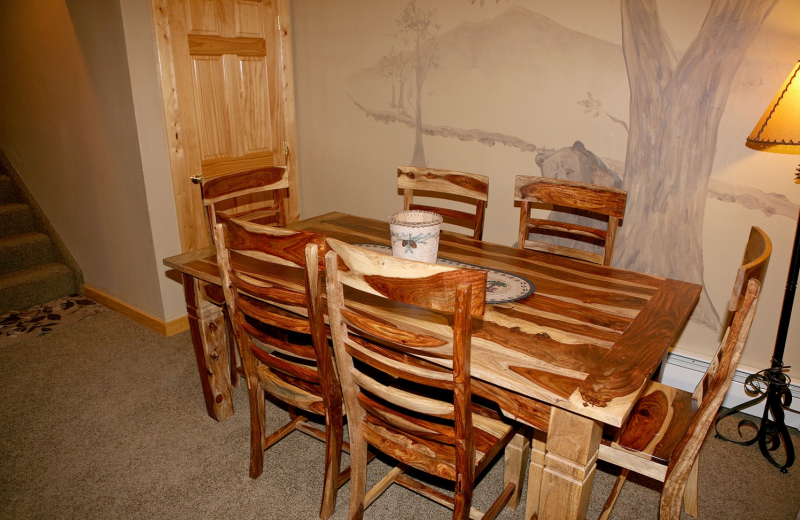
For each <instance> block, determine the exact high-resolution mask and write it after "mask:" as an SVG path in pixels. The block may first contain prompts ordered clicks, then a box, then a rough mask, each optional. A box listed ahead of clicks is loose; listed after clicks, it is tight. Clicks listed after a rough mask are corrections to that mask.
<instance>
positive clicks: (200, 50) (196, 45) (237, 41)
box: [189, 34, 267, 57]
mask: <svg viewBox="0 0 800 520" xmlns="http://www.w3.org/2000/svg"><path fill="white" fill-rule="evenodd" d="M189 54H191V55H192V56H198V55H199V56H222V55H223V54H236V55H237V56H262V57H263V56H266V54H267V42H266V41H264V38H223V37H221V36H198V35H193V34H190V35H189Z"/></svg>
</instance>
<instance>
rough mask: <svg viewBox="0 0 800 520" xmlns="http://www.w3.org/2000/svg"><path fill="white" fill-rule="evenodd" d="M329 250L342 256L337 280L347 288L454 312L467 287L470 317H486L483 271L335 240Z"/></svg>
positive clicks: (484, 273) (484, 277) (330, 244)
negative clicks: (460, 288)
mask: <svg viewBox="0 0 800 520" xmlns="http://www.w3.org/2000/svg"><path fill="white" fill-rule="evenodd" d="M328 246H329V247H330V248H331V249H332V250H334V251H336V253H337V254H338V256H339V273H338V276H339V280H340V281H341V282H342V283H344V284H345V285H349V286H351V287H353V288H355V289H358V290H361V291H364V292H367V293H371V294H376V295H378V296H383V297H384V298H391V299H392V300H395V301H399V302H403V303H410V304H412V305H418V306H420V307H425V308H427V309H432V310H437V311H444V312H454V310H455V302H456V298H455V297H456V288H457V287H458V285H459V284H462V283H466V284H469V285H471V286H472V287H473V295H474V296H473V298H472V303H471V308H470V313H471V314H472V315H473V316H481V315H483V311H484V309H485V307H486V277H487V274H488V273H487V272H486V271H484V270H481V269H456V268H453V267H447V266H443V265H436V264H426V263H422V262H413V261H407V260H403V259H400V258H394V257H391V256H386V255H381V254H376V253H373V252H371V251H367V250H366V249H363V248H360V247H357V246H351V245H349V244H346V243H344V242H341V241H339V240H335V239H332V238H329V239H328Z"/></svg>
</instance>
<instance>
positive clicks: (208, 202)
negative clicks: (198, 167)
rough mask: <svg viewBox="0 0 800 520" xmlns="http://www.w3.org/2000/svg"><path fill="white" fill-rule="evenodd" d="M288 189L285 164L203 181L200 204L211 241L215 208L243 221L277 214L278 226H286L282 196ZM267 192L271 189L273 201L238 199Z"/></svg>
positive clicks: (214, 221)
mask: <svg viewBox="0 0 800 520" xmlns="http://www.w3.org/2000/svg"><path fill="white" fill-rule="evenodd" d="M288 188H289V170H288V169H287V167H286V166H270V167H267V168H260V169H257V170H250V171H245V172H236V173H230V174H227V175H221V176H219V177H214V178H212V179H208V180H204V181H202V193H203V205H204V206H205V208H206V213H207V215H206V216H207V218H208V224H209V228H210V229H211V235H212V240H213V238H214V233H213V230H214V226H216V224H217V212H218V210H221V212H222V213H225V214H230V215H232V216H234V217H239V218H243V219H245V220H254V219H260V218H262V217H266V216H270V215H277V217H276V218H277V222H276V223H277V225H278V226H284V225H286V211H287V209H286V196H285V195H286V192H287V190H288ZM267 192H273V196H272V197H273V203H268V201H252V200H250V199H252V197H249V198H244V199H237V197H246V196H250V195H257V194H260V193H263V194H265V195H264V196H266V193H267ZM243 201H244V202H243ZM242 208H245V209H242Z"/></svg>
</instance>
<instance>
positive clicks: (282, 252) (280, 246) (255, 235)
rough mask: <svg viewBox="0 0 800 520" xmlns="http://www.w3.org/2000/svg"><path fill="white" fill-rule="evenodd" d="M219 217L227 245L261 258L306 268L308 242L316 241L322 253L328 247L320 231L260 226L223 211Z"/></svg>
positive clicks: (247, 254) (315, 243)
mask: <svg viewBox="0 0 800 520" xmlns="http://www.w3.org/2000/svg"><path fill="white" fill-rule="evenodd" d="M217 218H218V219H219V221H220V222H221V223H222V224H224V225H225V227H226V230H227V233H228V234H227V237H228V241H229V242H228V244H229V246H228V248H229V249H232V250H234V251H237V252H239V253H240V254H243V255H246V256H251V257H253V258H256V259H258V260H265V261H272V262H275V263H279V264H282V265H289V266H294V267H305V264H306V255H305V248H306V245H308V244H314V245H316V246H317V248H318V250H320V251H322V252H326V251H327V250H328V246H327V244H326V242H325V239H324V237H322V236H321V235H318V234H314V233H306V232H302V231H289V230H284V229H280V228H273V227H267V226H260V225H258V224H253V223H252V222H246V221H243V220H239V219H235V218H231V217H228V216H227V215H225V214H223V213H218V214H217Z"/></svg>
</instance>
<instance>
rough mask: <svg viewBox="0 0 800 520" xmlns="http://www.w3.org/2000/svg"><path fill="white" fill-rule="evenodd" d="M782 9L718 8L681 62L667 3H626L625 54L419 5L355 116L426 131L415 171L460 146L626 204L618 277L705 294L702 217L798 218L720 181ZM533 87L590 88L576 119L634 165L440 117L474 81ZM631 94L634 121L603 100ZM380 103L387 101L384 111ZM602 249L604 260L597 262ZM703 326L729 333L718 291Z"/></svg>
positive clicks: (787, 207)
mask: <svg viewBox="0 0 800 520" xmlns="http://www.w3.org/2000/svg"><path fill="white" fill-rule="evenodd" d="M483 1H484V0H480V5H479V6H475V8H479V7H480V6H482V5H483ZM496 1H497V2H499V0H496ZM777 2H778V0H712V2H711V5H710V7H709V10H708V13H707V15H706V18H705V21H704V22H703V25H702V27H701V28H700V30H699V33H698V35H697V37H696V38H695V39H694V41H693V42H692V43H691V45H689V47H688V48H687V49H686V50H685V51H683V52H680V53H679V52H676V50H675V49H674V48H673V46H672V43H671V41H670V39H669V37H668V36H667V34H666V32H665V30H664V27H663V26H662V24H661V21H660V18H659V11H658V5H657V1H656V0H621V2H620V10H621V16H622V45H621V46H620V45H617V44H613V43H611V42H607V41H604V40H600V39H597V38H594V37H592V36H589V35H586V34H584V33H581V32H577V31H573V30H571V29H568V28H566V27H563V26H561V25H559V24H557V23H555V22H553V21H552V20H549V19H548V18H546V17H544V16H542V15H540V14H538V13H535V12H533V11H530V10H527V9H524V8H522V7H519V6H511V5H510V6H509V7H508V9H507V10H505V11H504V12H503V13H501V14H500V15H498V16H496V17H494V18H492V19H486V20H483V21H481V22H478V23H463V24H461V25H459V26H458V27H456V28H455V29H452V30H450V31H446V32H442V31H441V27H440V25H439V24H438V23H437V20H436V13H435V11H434V10H432V9H428V8H425V7H424V6H423V5H422V1H419V2H418V1H417V0H410V1H409V2H408V4H407V5H406V6H405V8H404V9H403V10H402V11H401V12H399V13H398V17H397V19H396V20H395V23H396V31H395V32H394V33H392V36H393V39H394V41H395V42H396V45H395V46H394V47H391V48H389V49H387V52H386V54H385V55H384V56H383V57H382V59H381V60H380V61H379V62H378V63H376V64H375V65H374V66H372V67H370V68H369V69H367V70H362V71H359V72H358V73H356V74H355V75H354V76H353V78H352V81H351V84H352V85H355V86H360V87H361V88H356V87H354V90H356V91H358V92H359V93H360V94H358V95H353V96H351V99H352V102H353V104H354V109H356V110H360V111H362V112H363V113H364V114H365V115H366V116H368V118H369V119H370V120H373V121H375V122H381V123H384V124H395V123H401V124H403V125H406V126H407V127H409V128H410V129H412V130H413V131H414V133H415V139H414V148H413V152H412V154H411V161H410V164H411V165H414V166H420V167H425V166H427V165H428V164H427V161H426V157H425V149H424V146H425V139H428V138H429V137H443V138H455V139H458V140H460V141H463V142H465V143H477V144H480V145H486V146H495V145H496V144H501V145H504V146H508V147H512V148H516V149H518V150H519V151H520V152H522V153H525V152H534V154H535V155H534V163H535V165H536V166H537V167H538V172H539V173H540V174H541V175H543V176H546V177H553V178H564V179H571V180H578V181H582V182H593V183H595V184H601V185H605V186H613V187H621V188H622V189H625V190H627V191H628V206H627V210H626V214H625V220H624V222H623V225H622V227H621V228H620V234H619V236H618V238H617V245H616V253H615V261H614V265H615V266H616V267H622V268H625V269H632V270H635V271H640V272H644V273H650V274H656V275H659V276H665V277H669V278H677V279H680V280H686V281H691V282H695V283H703V250H702V236H703V215H704V211H705V201H706V199H707V198H708V197H713V198H715V199H718V200H722V201H726V202H731V203H738V204H742V205H744V206H745V207H748V208H750V209H753V208H756V209H760V210H761V211H763V212H764V213H765V214H766V215H768V216H769V215H772V214H782V215H787V216H790V217H791V218H796V214H797V209H796V207H797V206H796V205H794V204H791V203H790V202H789V201H788V200H787V199H786V198H785V197H784V196H782V195H777V194H765V193H763V192H761V191H759V190H757V189H754V188H743V187H736V186H731V185H728V184H726V183H724V182H720V181H715V180H713V179H710V177H711V172H712V165H713V160H714V156H715V154H716V146H717V131H718V128H719V124H720V120H721V118H722V114H723V109H724V107H725V103H726V101H727V99H728V95H729V93H730V90H731V86H732V84H733V80H734V76H735V74H736V72H737V70H738V69H739V66H740V64H741V63H742V60H743V58H744V54H745V51H746V49H747V48H748V46H749V45H750V44H751V42H752V41H753V39H754V38H755V36H756V34H757V32H758V30H759V27H760V25H761V24H762V22H763V21H764V20H765V18H766V17H767V15H768V14H769V13H770V11H771V10H772V9H773V8H774V6H775V5H776V4H777ZM465 3H470V4H475V0H466V2H465ZM520 74H528V75H533V74H537V75H538V76H537V78H536V85H537V91H534V92H530V93H529V94H528V95H530V96H536V97H537V98H542V99H544V100H545V102H546V99H547V97H548V95H553V93H556V92H558V93H560V94H563V90H562V89H564V88H566V87H567V85H570V86H572V85H579V86H580V88H582V92H585V94H580V95H579V97H578V95H576V98H575V101H574V103H575V104H576V105H578V108H577V110H580V111H581V112H582V114H583V115H584V117H586V118H593V119H598V120H599V119H603V120H605V121H606V122H607V123H609V124H610V125H611V127H613V128H614V129H615V130H614V132H613V133H614V134H615V135H618V136H619V137H618V138H619V139H624V140H625V143H626V150H627V151H626V153H625V157H624V162H623V161H619V160H614V159H610V158H608V157H603V158H600V157H598V155H596V154H595V153H593V152H592V151H590V150H588V149H587V147H586V146H584V144H583V142H582V141H581V140H579V139H577V137H578V136H576V140H575V142H574V144H573V145H572V146H570V147H564V148H560V149H558V150H556V149H555V147H554V146H552V145H551V143H536V144H535V143H532V142H528V141H526V140H525V139H522V138H520V137H517V136H515V135H511V133H503V132H497V131H496V130H498V129H495V128H492V129H478V128H472V129H464V128H459V127H457V126H445V125H442V124H441V123H447V122H448V121H441V120H439V121H434V120H433V118H432V117H429V116H428V115H427V114H428V113H431V112H433V110H432V109H433V108H438V107H444V106H445V105H447V103H449V102H451V100H450V98H451V97H453V96H454V95H451V96H449V97H447V95H448V93H451V94H452V93H456V92H459V89H462V90H464V89H469V88H470V86H469V81H470V80H473V81H483V82H488V83H491V82H492V81H493V80H496V81H497V84H503V85H508V84H511V85H512V86H513V82H514V80H515V78H516V77H518V75H520ZM539 76H540V77H539ZM433 83H435V84H434V85H431V84H433ZM625 85H628V87H626V86H625ZM508 88H511V87H508ZM626 89H629V90H630V98H629V105H628V106H627V107H624V106H623V105H621V104H620V103H619V102H617V103H616V104H615V107H609V106H604V104H603V100H602V94H600V93H602V92H614V91H623V90H626ZM593 92H594V93H595V95H593V94H592V93H593ZM367 93H368V94H367ZM378 95H380V96H381V97H382V99H384V101H382V102H376V99H378V97H377V96H378ZM455 97H457V96H455ZM381 103H385V105H383V104H381ZM612 104H614V103H612ZM687 107H691V110H687ZM450 108H451V110H450V111H449V112H448V111H447V110H444V109H443V110H438V111H436V112H437V114H439V115H441V114H442V113H449V114H459V115H460V113H462V112H465V113H467V114H468V113H469V112H470V110H471V107H470V106H468V105H462V106H459V107H450ZM572 108H574V107H572ZM572 108H571V109H572ZM548 109H549V107H546V106H544V105H543V108H542V114H539V113H531V114H528V115H527V117H529V118H537V117H540V116H542V117H553V116H552V115H547V114H545V112H547V111H548ZM626 109H627V110H628V113H627V114H625V113H624V111H625V110H626ZM461 119H462V120H463V119H464V118H461ZM433 123H437V124H433ZM372 124H374V123H372ZM513 133H516V132H513ZM423 137H424V138H425V139H423ZM465 146H469V145H465ZM620 155H621V154H620ZM431 166H438V165H431ZM441 167H446V166H441ZM518 173H524V174H529V175H534V174H536V173H537V171H536V170H535V169H533V168H532V170H531V171H529V172H518ZM570 218H585V217H576V216H571V217H570ZM592 247H596V246H592V245H588V247H587V248H592ZM692 320H693V321H695V322H698V323H700V324H703V325H705V326H706V327H709V328H711V329H714V330H720V328H721V323H720V316H719V314H718V313H717V311H716V310H715V309H714V306H713V304H712V303H711V300H710V299H709V297H708V294H707V293H706V292H705V290H704V292H703V295H702V296H701V300H700V302H699V303H698V305H697V308H696V309H695V312H694V314H693V316H692Z"/></svg>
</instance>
